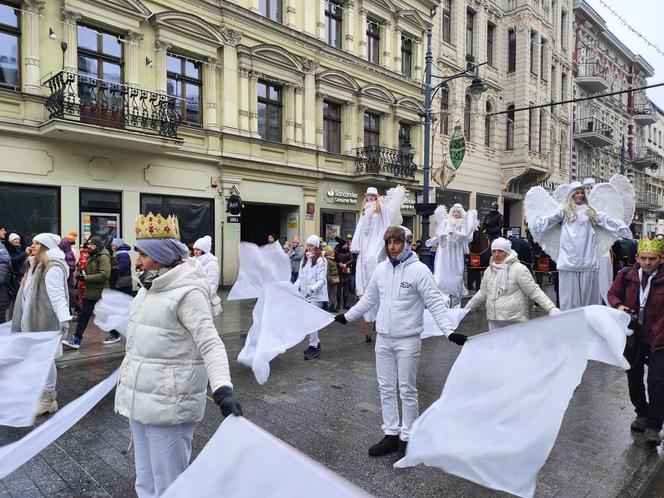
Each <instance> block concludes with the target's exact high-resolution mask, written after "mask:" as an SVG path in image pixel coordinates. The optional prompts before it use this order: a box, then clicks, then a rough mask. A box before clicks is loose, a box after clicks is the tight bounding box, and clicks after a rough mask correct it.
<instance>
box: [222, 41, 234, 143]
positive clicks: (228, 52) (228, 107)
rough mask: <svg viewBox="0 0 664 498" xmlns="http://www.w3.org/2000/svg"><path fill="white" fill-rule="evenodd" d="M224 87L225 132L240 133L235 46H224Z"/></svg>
mask: <svg viewBox="0 0 664 498" xmlns="http://www.w3.org/2000/svg"><path fill="white" fill-rule="evenodd" d="M222 85H223V97H222V102H223V103H224V105H223V107H222V109H221V112H222V114H223V123H224V126H223V129H224V132H237V131H238V119H237V118H238V68H237V50H236V48H235V46H234V45H224V69H223V72H222Z"/></svg>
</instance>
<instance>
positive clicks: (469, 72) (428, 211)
mask: <svg viewBox="0 0 664 498" xmlns="http://www.w3.org/2000/svg"><path fill="white" fill-rule="evenodd" d="M431 36H432V32H431V28H429V29H428V30H427V52H426V57H425V62H426V64H425V67H424V154H423V161H422V162H423V164H422V175H423V190H422V195H418V196H417V197H416V199H417V203H416V204H415V212H416V213H417V214H418V215H420V217H421V221H422V242H423V243H422V246H421V249H420V259H421V260H422V262H423V263H424V264H425V265H427V266H428V267H429V268H431V269H433V261H431V251H430V249H429V248H428V247H427V246H426V244H424V242H425V241H426V238H428V237H429V224H430V223H429V217H430V216H431V215H432V214H433V212H434V211H435V210H436V203H435V202H429V176H430V173H431V167H430V164H429V163H430V152H431V114H432V111H431V106H432V104H433V98H434V97H435V95H436V92H438V91H439V90H440V89H441V88H443V87H445V86H447V83H448V82H449V81H452V80H455V79H457V78H473V80H472V82H471V84H470V87H469V88H468V91H469V92H470V95H471V97H472V98H473V100H475V101H477V100H478V99H479V98H480V97H481V96H482V94H483V93H484V92H485V91H486V86H485V85H484V82H483V81H482V79H481V78H480V77H479V67H480V66H483V65H485V64H487V62H482V63H480V64H475V65H472V66H470V67H468V68H467V69H466V70H465V71H461V72H460V73H457V74H453V75H452V76H436V78H438V79H440V80H441V81H440V82H439V83H437V84H436V85H435V86H433V87H432V85H431V78H432V74H431V69H432V66H433V53H432V52H431Z"/></svg>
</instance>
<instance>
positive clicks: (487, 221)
mask: <svg viewBox="0 0 664 498" xmlns="http://www.w3.org/2000/svg"><path fill="white" fill-rule="evenodd" d="M482 231H483V232H484V233H486V234H487V235H488V236H489V237H490V238H491V240H493V239H495V238H498V237H500V235H501V233H502V231H503V216H502V215H501V214H500V213H499V212H498V211H495V212H490V213H489V214H487V215H486V216H485V217H484V221H483V222H482Z"/></svg>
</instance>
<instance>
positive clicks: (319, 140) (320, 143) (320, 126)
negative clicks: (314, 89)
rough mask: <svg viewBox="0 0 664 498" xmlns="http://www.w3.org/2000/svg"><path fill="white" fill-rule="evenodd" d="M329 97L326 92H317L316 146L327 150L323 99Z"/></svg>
mask: <svg viewBox="0 0 664 498" xmlns="http://www.w3.org/2000/svg"><path fill="white" fill-rule="evenodd" d="M326 98H327V95H325V94H324V93H316V148H317V149H318V150H325V142H324V140H323V131H324V123H323V101H324V100H325V99H326Z"/></svg>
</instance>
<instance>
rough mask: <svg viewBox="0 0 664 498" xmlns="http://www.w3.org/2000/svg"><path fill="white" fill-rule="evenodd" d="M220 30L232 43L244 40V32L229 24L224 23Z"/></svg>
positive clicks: (235, 43)
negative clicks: (232, 27) (230, 26)
mask: <svg viewBox="0 0 664 498" xmlns="http://www.w3.org/2000/svg"><path fill="white" fill-rule="evenodd" d="M219 31H220V32H221V34H222V35H223V36H224V38H226V40H227V41H228V43H229V44H231V45H237V44H238V43H240V40H242V33H241V32H240V31H236V30H234V29H231V28H229V27H227V26H224V25H223V24H222V25H221V26H219Z"/></svg>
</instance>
